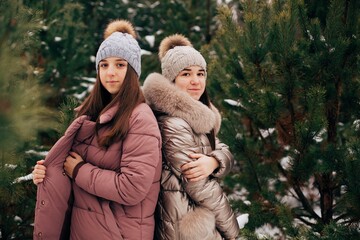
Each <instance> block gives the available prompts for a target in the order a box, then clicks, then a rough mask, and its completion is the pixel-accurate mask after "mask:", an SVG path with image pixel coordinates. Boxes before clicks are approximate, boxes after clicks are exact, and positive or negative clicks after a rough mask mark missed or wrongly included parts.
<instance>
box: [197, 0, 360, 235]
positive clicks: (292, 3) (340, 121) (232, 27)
mask: <svg viewBox="0 0 360 240" xmlns="http://www.w3.org/2000/svg"><path fill="white" fill-rule="evenodd" d="M318 2H319V1H311V0H308V1H300V0H289V1H281V0H276V1H261V0H259V1H252V0H245V1H239V8H237V9H235V8H232V9H229V8H227V7H222V8H219V15H218V17H219V21H220V24H221V28H219V30H218V32H217V33H216V37H215V38H214V39H213V41H212V42H211V44H210V45H208V46H206V47H204V48H203V51H204V52H205V53H206V55H207V56H208V61H209V62H210V64H209V76H208V79H209V80H208V81H209V83H210V85H211V91H210V92H211V95H212V96H213V98H215V99H216V102H217V103H218V105H220V106H221V109H222V111H223V114H224V116H225V118H224V120H223V128H222V132H221V133H222V134H221V137H222V138H223V139H224V141H225V142H227V143H229V144H230V147H231V149H232V150H233V152H234V154H235V157H236V159H237V171H234V174H233V175H232V177H231V178H228V179H226V180H225V183H226V185H227V186H228V187H230V188H234V192H235V194H234V196H235V197H236V196H238V199H237V200H236V199H234V207H235V208H236V209H237V210H239V211H240V212H243V213H246V212H247V213H249V214H250V217H249V223H248V224H247V225H246V226H245V228H244V229H243V230H242V235H243V236H246V237H247V238H249V239H256V238H257V234H255V233H254V231H255V230H259V229H260V227H263V226H265V224H267V226H272V227H273V228H274V229H275V230H276V231H277V232H278V233H277V235H276V237H277V238H283V239H284V238H286V239H289V238H290V239H304V238H305V239H320V238H321V239H323V238H324V239H358V238H359V236H360V230H359V224H360V204H359V202H360V180H359V178H358V177H357V174H358V173H359V171H360V158H359V157H360V156H359V150H360V148H359V146H360V145H359V144H360V138H359V136H360V128H359V118H360V111H359V110H360V105H359V102H360V78H359V76H360V75H359V72H360V17H359V16H360V15H359V14H360V2H359V1H357V0H341V1H339V0H332V1H321V4H317V3H318ZM240 3H241V4H240Z"/></svg>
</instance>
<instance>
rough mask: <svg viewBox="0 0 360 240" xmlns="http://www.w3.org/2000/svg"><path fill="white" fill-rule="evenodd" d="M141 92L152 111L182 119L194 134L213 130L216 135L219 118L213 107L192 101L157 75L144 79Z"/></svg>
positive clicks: (161, 76) (153, 74)
mask: <svg viewBox="0 0 360 240" xmlns="http://www.w3.org/2000/svg"><path fill="white" fill-rule="evenodd" d="M143 92H144V95H145V98H146V101H147V103H148V104H149V105H150V107H151V108H152V109H154V110H156V111H161V112H164V113H166V114H168V115H169V116H173V117H179V118H182V119H184V120H185V121H186V122H187V123H188V124H189V125H190V126H191V128H192V129H193V130H194V132H196V133H199V134H200V133H209V132H210V130H211V129H213V128H214V130H215V133H217V132H218V131H219V129H220V124H221V116H220V114H219V111H218V110H217V109H216V108H215V107H214V106H213V105H211V109H210V108H208V107H207V106H206V105H204V104H202V103H201V102H199V101H196V100H194V99H193V98H191V96H190V95H188V94H187V93H186V92H183V91H182V90H180V89H178V88H176V87H175V85H174V84H172V83H170V82H169V80H167V79H166V78H165V77H164V76H163V75H161V74H159V73H151V74H150V75H149V76H148V77H147V78H146V79H145V81H144V84H143Z"/></svg>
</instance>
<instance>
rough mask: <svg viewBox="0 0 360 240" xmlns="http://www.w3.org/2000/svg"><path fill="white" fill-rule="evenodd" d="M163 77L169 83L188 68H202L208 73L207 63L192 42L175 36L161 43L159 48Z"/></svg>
mask: <svg viewBox="0 0 360 240" xmlns="http://www.w3.org/2000/svg"><path fill="white" fill-rule="evenodd" d="M159 58H160V60H161V71H162V75H163V76H164V77H166V78H167V79H168V80H169V81H173V80H174V79H175V78H176V76H177V75H178V74H179V73H180V72H181V71H182V70H183V69H184V68H186V67H189V66H195V65H196V66H200V67H202V68H204V70H205V72H206V61H205V59H204V57H203V56H202V55H201V53H200V52H198V51H197V50H196V49H194V48H193V47H192V44H191V42H190V41H189V40H188V39H187V38H186V37H184V36H183V35H180V34H174V35H171V36H169V37H167V38H164V40H162V41H161V43H160V46H159Z"/></svg>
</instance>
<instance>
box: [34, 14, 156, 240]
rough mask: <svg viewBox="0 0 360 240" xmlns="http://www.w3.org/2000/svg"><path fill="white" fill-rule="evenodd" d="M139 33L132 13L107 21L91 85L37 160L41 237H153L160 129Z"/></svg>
mask: <svg viewBox="0 0 360 240" xmlns="http://www.w3.org/2000/svg"><path fill="white" fill-rule="evenodd" d="M135 36H136V34H135V31H134V28H133V26H132V25H131V24H130V23H129V22H127V21H124V20H117V21H114V22H112V23H110V24H109V25H108V26H107V28H106V30H105V33H104V37H105V40H104V41H103V42H102V43H101V45H100V47H99V49H98V52H97V55H96V69H97V73H98V74H97V81H96V83H95V86H94V88H93V90H92V92H91V93H90V95H89V96H88V98H87V99H86V100H85V101H84V103H83V104H82V105H81V107H80V108H79V109H78V113H77V116H78V117H77V118H76V119H75V120H74V121H73V122H72V124H71V125H70V126H69V127H68V129H67V131H66V132H65V134H64V136H63V137H61V138H60V139H59V140H58V141H57V142H56V144H55V145H54V146H53V147H52V148H51V150H50V151H49V153H48V155H47V156H46V158H45V160H44V161H39V162H38V164H37V165H36V166H35V169H34V171H33V175H34V179H33V181H34V183H35V184H37V186H38V191H37V202H36V209H35V223H34V235H33V237H34V239H102V240H103V239H109V240H110V239H132V240H140V239H148V240H150V239H153V234H154V226H155V223H154V210H155V206H156V202H157V199H158V193H159V190H160V182H159V181H160V175H161V135H160V132H159V128H158V125H157V121H156V119H155V117H154V115H153V113H152V111H151V109H150V108H149V107H148V105H146V104H145V103H144V102H145V100H144V96H143V94H142V92H141V89H140V85H139V76H140V72H141V67H140V57H141V54H140V47H139V45H138V43H137V41H136V40H135ZM45 171H46V175H45Z"/></svg>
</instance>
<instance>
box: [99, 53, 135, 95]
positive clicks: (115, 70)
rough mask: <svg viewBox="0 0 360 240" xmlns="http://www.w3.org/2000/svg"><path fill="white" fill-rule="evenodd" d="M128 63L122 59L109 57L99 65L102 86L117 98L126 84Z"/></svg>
mask: <svg viewBox="0 0 360 240" xmlns="http://www.w3.org/2000/svg"><path fill="white" fill-rule="evenodd" d="M127 68H128V63H127V61H125V60H124V59H122V58H118V57H109V58H105V59H104V60H101V61H100V63H99V77H100V81H101V84H102V85H103V86H104V88H105V89H106V90H107V91H108V92H109V93H110V94H111V95H112V96H115V95H116V94H117V93H118V92H119V91H120V87H121V85H122V84H123V82H124V79H125V75H126V71H127Z"/></svg>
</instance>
